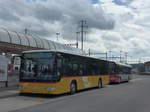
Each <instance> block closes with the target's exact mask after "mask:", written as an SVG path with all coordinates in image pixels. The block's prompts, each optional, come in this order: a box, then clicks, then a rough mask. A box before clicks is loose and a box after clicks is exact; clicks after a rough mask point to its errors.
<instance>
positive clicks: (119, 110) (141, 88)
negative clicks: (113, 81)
mask: <svg viewBox="0 0 150 112" xmlns="http://www.w3.org/2000/svg"><path fill="white" fill-rule="evenodd" d="M47 99H50V100H47V101H46V102H44V103H42V104H37V105H33V106H30V107H25V108H21V109H18V110H15V111H10V112H150V76H138V77H137V78H136V79H133V80H132V81H130V82H129V83H122V84H119V85H108V86H105V88H102V89H91V90H86V91H82V92H79V93H77V94H75V95H71V96H70V95H63V96H61V97H56V98H50V97H49V98H47Z"/></svg>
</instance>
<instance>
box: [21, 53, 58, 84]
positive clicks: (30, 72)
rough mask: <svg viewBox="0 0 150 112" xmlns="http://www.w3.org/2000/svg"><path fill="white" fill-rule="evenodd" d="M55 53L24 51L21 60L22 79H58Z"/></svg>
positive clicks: (38, 80)
mask: <svg viewBox="0 0 150 112" xmlns="http://www.w3.org/2000/svg"><path fill="white" fill-rule="evenodd" d="M55 65H56V64H55V53H52V52H43V53H41V52H40V53H39V52H37V53H24V54H23V56H22V61H21V70H20V81H34V82H41V81H44V82H45V81H56V80H57V78H58V76H57V75H56V67H55Z"/></svg>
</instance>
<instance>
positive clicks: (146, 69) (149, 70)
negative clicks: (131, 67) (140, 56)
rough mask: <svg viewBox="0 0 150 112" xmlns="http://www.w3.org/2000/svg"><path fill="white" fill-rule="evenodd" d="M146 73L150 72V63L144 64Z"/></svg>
mask: <svg viewBox="0 0 150 112" xmlns="http://www.w3.org/2000/svg"><path fill="white" fill-rule="evenodd" d="M144 67H145V72H150V61H147V62H145V63H144Z"/></svg>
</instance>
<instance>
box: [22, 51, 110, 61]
mask: <svg viewBox="0 0 150 112" xmlns="http://www.w3.org/2000/svg"><path fill="white" fill-rule="evenodd" d="M38 52H59V53H66V54H72V55H76V56H82V57H87V58H93V59H97V60H101V61H108V60H103V59H99V58H96V57H91V56H87V55H86V53H85V52H82V53H81V52H75V51H68V50H30V51H24V52H23V53H38ZM108 62H109V61H108Z"/></svg>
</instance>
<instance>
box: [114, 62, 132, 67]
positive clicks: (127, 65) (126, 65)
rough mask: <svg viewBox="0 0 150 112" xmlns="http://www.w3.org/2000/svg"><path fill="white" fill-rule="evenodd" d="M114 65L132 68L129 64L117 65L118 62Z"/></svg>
mask: <svg viewBox="0 0 150 112" xmlns="http://www.w3.org/2000/svg"><path fill="white" fill-rule="evenodd" d="M115 64H116V65H119V66H125V67H130V68H131V67H132V66H131V65H129V64H125V63H119V62H115Z"/></svg>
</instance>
